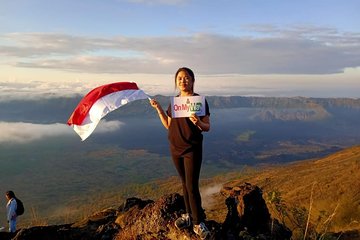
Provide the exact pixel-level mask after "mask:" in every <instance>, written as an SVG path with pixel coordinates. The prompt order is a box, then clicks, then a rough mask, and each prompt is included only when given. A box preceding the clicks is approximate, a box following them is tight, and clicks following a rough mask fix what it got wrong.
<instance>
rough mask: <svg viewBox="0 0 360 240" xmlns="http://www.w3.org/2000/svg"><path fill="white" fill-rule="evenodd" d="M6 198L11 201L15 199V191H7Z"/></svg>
mask: <svg viewBox="0 0 360 240" xmlns="http://www.w3.org/2000/svg"><path fill="white" fill-rule="evenodd" d="M6 196H8V197H9V198H10V199H11V198H15V193H14V192H13V191H7V192H6Z"/></svg>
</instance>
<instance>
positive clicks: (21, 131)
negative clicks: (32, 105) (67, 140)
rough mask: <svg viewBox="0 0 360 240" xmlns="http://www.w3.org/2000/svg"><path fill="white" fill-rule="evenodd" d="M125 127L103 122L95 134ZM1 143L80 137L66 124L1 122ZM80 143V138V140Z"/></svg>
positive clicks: (116, 123)
mask: <svg viewBox="0 0 360 240" xmlns="http://www.w3.org/2000/svg"><path fill="white" fill-rule="evenodd" d="M122 125H123V123H122V122H120V121H105V120H103V121H101V122H100V123H99V125H98V126H97V128H96V129H95V131H94V133H93V134H97V133H107V132H111V131H115V130H118V129H119V128H120V127H121V126H122ZM0 132H1V135H0V143H29V142H32V141H37V140H42V139H45V138H51V137H58V136H74V137H78V136H77V135H76V133H75V132H74V130H73V129H72V128H71V127H69V126H68V125H66V124H60V123H55V124H33V123H24V122H0ZM79 141H80V138H79Z"/></svg>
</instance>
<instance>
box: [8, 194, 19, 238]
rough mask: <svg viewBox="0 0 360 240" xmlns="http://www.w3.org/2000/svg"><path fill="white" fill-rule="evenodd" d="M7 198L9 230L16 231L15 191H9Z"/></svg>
mask: <svg viewBox="0 0 360 240" xmlns="http://www.w3.org/2000/svg"><path fill="white" fill-rule="evenodd" d="M5 196H6V199H7V200H8V202H7V204H6V212H7V221H8V223H9V232H12V233H13V232H15V231H16V217H17V215H16V208H17V203H16V199H15V198H16V197H15V194H14V192H13V191H7V192H6V194H5Z"/></svg>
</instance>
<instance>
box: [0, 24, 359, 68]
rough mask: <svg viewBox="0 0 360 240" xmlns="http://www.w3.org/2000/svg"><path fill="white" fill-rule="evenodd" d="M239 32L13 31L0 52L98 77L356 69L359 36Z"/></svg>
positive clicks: (16, 62)
mask: <svg viewBox="0 0 360 240" xmlns="http://www.w3.org/2000/svg"><path fill="white" fill-rule="evenodd" d="M246 31H247V33H248V34H249V35H248V36H244V35H239V36H229V35H219V34H207V33H200V34H194V35H189V36H164V37H126V36H117V37H113V38H91V37H88V38H87V37H82V36H81V37H80V36H73V35H66V34H48V33H13V34H6V35H0V40H3V41H0V42H7V43H8V44H5V43H3V44H2V45H0V55H3V56H9V57H10V59H11V61H10V60H8V61H6V64H9V65H11V66H15V67H22V68H41V69H54V70H63V71H70V72H79V73H101V74H103V73H108V74H134V73H137V74H139V73H144V74H169V73H173V71H174V69H177V68H178V67H179V66H193V67H194V68H196V69H197V73H198V74H332V73H341V72H343V71H344V69H346V68H355V67H358V66H360V48H359V45H360V34H359V33H352V32H338V31H337V30H336V29H333V28H319V27H313V26H295V27H292V28H282V29H280V28H277V27H276V26H271V25H270V26H269V25H257V26H248V27H247V29H246ZM244 33H245V32H244ZM5 40H6V41H5ZM9 43H11V44H9ZM3 61H4V60H3Z"/></svg>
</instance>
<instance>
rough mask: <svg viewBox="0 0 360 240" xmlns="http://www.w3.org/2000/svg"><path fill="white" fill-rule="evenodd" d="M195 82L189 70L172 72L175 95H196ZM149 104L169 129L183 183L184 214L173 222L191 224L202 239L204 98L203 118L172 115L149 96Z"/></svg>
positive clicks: (207, 122) (206, 118)
mask: <svg viewBox="0 0 360 240" xmlns="http://www.w3.org/2000/svg"><path fill="white" fill-rule="evenodd" d="M194 82H195V76H194V73H193V71H192V70H191V69H189V68H186V67H182V68H180V69H178V71H177V72H176V74H175V87H176V88H177V89H179V91H180V92H179V95H178V96H179V97H186V96H198V94H196V93H195V92H194ZM150 103H151V105H152V106H153V107H154V108H155V109H156V110H157V112H158V114H159V118H160V120H161V122H162V124H163V125H164V127H165V128H166V129H168V139H169V142H170V152H171V156H172V160H173V162H174V164H175V167H176V170H177V171H178V173H179V175H180V178H181V182H182V187H183V195H184V201H185V208H186V213H185V214H182V215H181V217H180V218H179V219H177V220H176V221H175V226H176V227H177V228H178V229H184V228H187V227H190V226H191V223H192V224H193V230H194V232H195V233H196V234H197V235H199V236H200V238H201V239H205V238H206V237H207V236H209V235H210V232H209V230H208V229H207V227H206V226H205V224H204V213H203V210H202V206H201V196H200V191H199V176H200V168H201V162H202V142H203V136H202V132H203V131H205V132H207V131H209V130H210V112H209V106H208V104H207V102H206V101H205V105H206V110H205V116H203V117H199V116H197V115H196V114H193V115H191V116H190V117H183V118H171V105H169V107H168V109H167V111H166V113H165V112H164V110H163V108H162V107H161V105H160V104H159V103H158V102H157V101H156V100H154V99H152V100H151V101H150Z"/></svg>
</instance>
